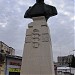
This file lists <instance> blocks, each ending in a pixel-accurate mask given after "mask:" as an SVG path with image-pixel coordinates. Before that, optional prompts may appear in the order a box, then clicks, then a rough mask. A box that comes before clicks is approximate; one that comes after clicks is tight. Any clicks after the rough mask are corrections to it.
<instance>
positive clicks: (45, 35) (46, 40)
mask: <svg viewBox="0 0 75 75" xmlns="http://www.w3.org/2000/svg"><path fill="white" fill-rule="evenodd" d="M48 41H49V34H48V33H43V34H42V42H48Z"/></svg>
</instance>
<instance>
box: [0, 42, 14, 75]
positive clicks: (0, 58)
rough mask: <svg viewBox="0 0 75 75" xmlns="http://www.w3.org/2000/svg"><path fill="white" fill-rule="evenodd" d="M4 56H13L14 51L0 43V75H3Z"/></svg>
mask: <svg viewBox="0 0 75 75" xmlns="http://www.w3.org/2000/svg"><path fill="white" fill-rule="evenodd" d="M6 55H15V49H13V48H12V47H9V46H8V45H6V44H5V43H4V42H2V41H0V75H5V66H6V61H5V59H6Z"/></svg>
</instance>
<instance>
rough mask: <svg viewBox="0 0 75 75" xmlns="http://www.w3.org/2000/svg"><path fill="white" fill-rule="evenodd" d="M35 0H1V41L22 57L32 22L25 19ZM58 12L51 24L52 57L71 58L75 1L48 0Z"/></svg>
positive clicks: (50, 21) (51, 19)
mask: <svg viewBox="0 0 75 75" xmlns="http://www.w3.org/2000/svg"><path fill="white" fill-rule="evenodd" d="M35 1H36V0H0V41H3V42H5V43H6V44H7V45H9V46H11V47H13V48H14V49H15V50H16V54H17V55H22V53H23V46H24V41H25V32H26V29H27V26H28V23H30V22H32V20H31V19H24V13H25V11H26V10H27V9H28V8H29V6H32V5H33V4H34V3H35ZM45 3H46V4H49V5H53V6H55V7H56V8H57V11H58V15H57V16H54V17H51V18H50V19H49V20H48V22H47V23H48V26H49V28H50V34H51V39H52V47H53V55H54V56H53V57H54V60H56V58H57V56H62V55H68V54H72V50H74V49H75V47H74V35H75V33H74V31H75V26H74V21H75V15H74V0H45Z"/></svg>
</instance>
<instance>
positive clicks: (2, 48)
mask: <svg viewBox="0 0 75 75" xmlns="http://www.w3.org/2000/svg"><path fill="white" fill-rule="evenodd" d="M0 52H1V53H5V54H7V55H15V49H13V48H12V47H9V46H8V45H6V44H5V43H4V42H2V41H0Z"/></svg>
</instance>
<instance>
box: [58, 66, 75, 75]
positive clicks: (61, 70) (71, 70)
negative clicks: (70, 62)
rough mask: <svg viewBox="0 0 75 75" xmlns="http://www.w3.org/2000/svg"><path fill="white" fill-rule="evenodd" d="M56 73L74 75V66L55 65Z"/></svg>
mask: <svg viewBox="0 0 75 75" xmlns="http://www.w3.org/2000/svg"><path fill="white" fill-rule="evenodd" d="M57 75H75V68H71V67H57Z"/></svg>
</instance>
